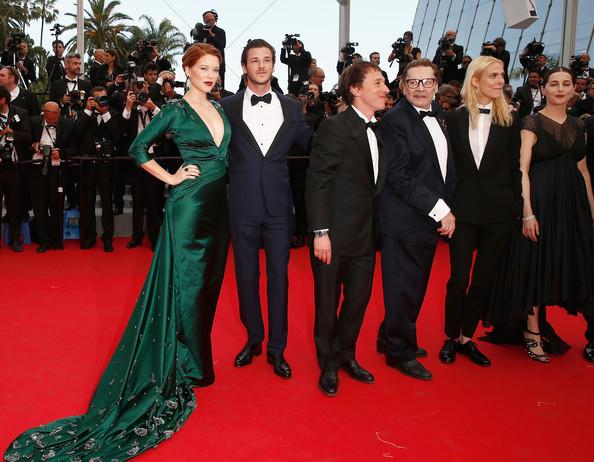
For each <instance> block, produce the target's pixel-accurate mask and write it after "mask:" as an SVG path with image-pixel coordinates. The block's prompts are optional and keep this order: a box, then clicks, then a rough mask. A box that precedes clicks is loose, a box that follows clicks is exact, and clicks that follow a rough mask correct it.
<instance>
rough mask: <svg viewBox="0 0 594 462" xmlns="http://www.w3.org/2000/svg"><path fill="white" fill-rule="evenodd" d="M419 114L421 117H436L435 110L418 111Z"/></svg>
mask: <svg viewBox="0 0 594 462" xmlns="http://www.w3.org/2000/svg"><path fill="white" fill-rule="evenodd" d="M419 114H421V119H423V118H425V117H437V111H419Z"/></svg>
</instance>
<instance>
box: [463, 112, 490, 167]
mask: <svg viewBox="0 0 594 462" xmlns="http://www.w3.org/2000/svg"><path fill="white" fill-rule="evenodd" d="M478 107H479V108H480V109H489V114H482V113H480V112H479V115H478V121H477V126H476V127H475V126H473V125H472V120H470V123H469V124H468V140H469V141H470V149H471V150H472V156H473V157H474V162H475V164H476V168H480V166H481V160H482V159H483V154H484V153H485V146H486V145H487V140H488V139H489V131H490V130H491V120H492V119H493V114H492V112H491V111H492V110H493V103H492V102H491V103H489V104H487V105H486V106H482V105H480V104H479V105H478Z"/></svg>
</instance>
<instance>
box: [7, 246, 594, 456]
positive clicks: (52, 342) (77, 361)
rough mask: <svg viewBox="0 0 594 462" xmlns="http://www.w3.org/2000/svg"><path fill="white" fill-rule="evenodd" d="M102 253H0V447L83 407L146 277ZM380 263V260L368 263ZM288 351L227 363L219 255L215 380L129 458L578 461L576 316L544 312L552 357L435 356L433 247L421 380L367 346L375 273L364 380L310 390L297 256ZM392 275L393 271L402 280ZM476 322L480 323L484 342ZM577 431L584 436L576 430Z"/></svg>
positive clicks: (438, 290)
mask: <svg viewBox="0 0 594 462" xmlns="http://www.w3.org/2000/svg"><path fill="white" fill-rule="evenodd" d="M126 243H127V239H123V238H121V239H116V241H115V252H114V253H112V254H106V253H104V252H103V251H102V249H101V246H97V247H95V248H94V249H92V250H88V251H81V250H79V249H78V248H77V244H78V242H74V241H67V243H66V250H65V251H63V252H57V251H50V252H47V253H46V254H43V255H38V254H36V253H35V248H36V246H25V250H24V252H23V253H22V254H15V253H13V252H12V251H11V250H10V249H9V248H8V247H6V246H3V247H2V250H1V251H0V262H1V265H2V273H1V274H2V279H1V282H0V284H1V289H0V301H1V302H0V303H1V308H0V326H1V333H2V335H1V336H0V351H1V353H0V354H1V356H0V371H1V373H2V379H3V380H2V381H1V383H0V415H1V417H0V448H1V449H2V451H3V450H4V448H6V446H7V445H8V444H9V443H10V441H12V439H13V438H14V437H16V436H17V435H18V434H19V433H21V432H22V431H24V430H26V429H28V428H30V427H33V426H36V425H40V424H43V423H46V422H49V421H51V420H55V419H58V418H61V417H65V416H69V415H73V414H80V413H83V412H85V410H86V406H87V404H88V401H89V399H90V397H91V393H92V392H93V390H94V388H95V384H96V382H97V380H98V378H99V376H100V374H101V372H102V370H103V368H104V367H105V365H106V363H107V361H108V360H109V357H110V356H111V351H112V350H113V348H115V345H116V343H117V341H118V339H119V336H120V335H121V333H122V331H123V329H124V327H125V324H126V322H127V320H128V317H129V314H130V312H131V311H132V308H133V306H134V301H135V298H136V296H137V294H138V293H139V291H140V288H141V285H142V282H143V280H144V277H145V274H146V272H147V270H148V266H149V263H150V259H151V256H152V253H151V252H150V250H149V248H148V247H143V248H137V249H133V250H127V249H125V244H126ZM378 268H379V265H378ZM289 269H290V274H289V278H290V296H289V345H288V348H287V351H286V357H287V360H288V361H289V363H290V364H291V366H292V368H293V378H292V379H291V380H283V379H280V378H279V377H277V376H275V375H274V374H273V372H272V368H271V367H270V366H269V365H268V364H266V360H265V359H264V356H260V357H258V358H255V359H254V363H253V364H252V365H251V366H248V367H245V368H242V369H237V368H235V367H234V366H233V359H234V357H235V355H236V354H237V352H238V351H239V350H240V349H241V347H242V346H243V344H244V342H245V339H246V336H245V332H244V330H243V326H242V325H241V323H240V321H239V314H238V309H237V295H236V290H235V280H234V274H233V262H232V255H230V258H229V262H228V265H227V274H226V278H225V282H224V285H223V292H222V294H221V299H220V302H219V307H218V311H217V317H216V321H215V326H214V331H213V336H212V337H213V345H214V357H215V361H216V364H215V371H216V373H217V380H216V383H215V384H214V385H213V386H211V387H209V388H205V389H198V390H196V395H197V400H198V407H197V409H196V410H195V411H194V413H193V414H192V416H191V417H190V419H189V420H188V422H187V423H186V424H185V425H184V427H183V428H182V429H181V430H180V431H179V432H178V433H177V434H176V435H174V437H173V438H172V439H171V440H168V441H166V442H164V443H162V444H161V445H160V447H159V448H158V449H157V450H151V451H148V452H146V453H145V454H143V455H141V456H139V457H138V458H136V459H134V460H138V461H139V462H149V461H160V462H161V461H198V460H206V461H225V460H238V461H303V460H311V461H368V460H390V459H393V460H399V461H417V460H420V461H434V460H440V461H441V460H444V461H451V460H464V461H468V460H471V461H474V460H478V461H507V460H511V461H515V460H534V461H558V460H570V461H590V460H592V440H591V438H592V423H593V421H594V413H593V411H594V404H593V402H592V391H593V390H594V364H591V363H588V362H586V361H585V360H584V359H583V358H582V356H581V353H582V350H583V347H584V345H585V339H584V335H583V332H584V329H585V322H584V320H583V318H582V317H579V318H575V317H570V316H566V315H564V314H563V313H564V312H562V311H561V310H559V309H551V310H550V315H549V319H550V321H551V323H552V324H553V325H554V326H555V327H556V329H557V331H558V332H559V334H560V335H561V337H563V338H564V339H565V340H566V341H567V342H568V343H570V344H572V345H574V348H573V349H572V350H570V351H569V352H568V353H567V354H565V355H564V356H553V357H552V358H551V364H549V365H541V364H537V363H536V362H535V361H531V360H530V359H528V357H527V356H526V355H525V353H524V352H523V350H522V349H521V348H520V347H511V346H496V345H491V344H486V343H484V342H479V347H480V348H481V350H482V351H483V352H484V353H485V354H486V355H487V356H488V357H489V358H490V359H491V361H492V363H493V366H492V367H490V368H485V369H483V368H480V367H479V366H476V365H474V364H472V363H471V362H470V361H469V360H468V359H467V358H465V357H459V358H458V360H457V362H456V363H455V364H453V365H444V364H441V363H440V362H439V359H438V357H437V354H438V352H439V349H440V348H441V345H442V341H443V333H442V332H443V299H444V294H445V282H446V280H447V277H448V271H449V266H448V261H447V246H445V245H443V244H441V245H440V247H439V249H438V254H437V257H436V261H435V265H434V270H433V274H432V278H431V282H430V286H429V291H428V294H427V298H426V300H425V305H424V307H423V310H422V311H421V317H420V319H419V324H418V327H419V329H418V330H419V340H420V344H421V346H423V347H425V348H426V349H427V350H428V351H429V357H428V358H427V359H425V360H422V362H423V364H424V365H425V366H427V368H428V369H429V370H430V371H431V372H432V373H433V375H434V379H433V381H431V382H421V381H418V380H414V379H411V378H408V377H405V376H403V375H402V374H400V373H399V372H397V371H395V370H393V369H390V368H388V367H387V366H386V365H385V363H384V360H383V357H382V356H381V355H379V354H377V353H376V352H375V335H376V331H377V327H378V325H379V322H380V321H381V318H382V310H383V305H382V293H381V278H380V275H379V271H377V272H376V283H375V287H374V293H373V298H372V301H371V304H370V306H369V308H368V311H367V315H366V318H365V323H364V325H363V329H362V332H361V336H360V338H359V343H358V346H359V348H358V355H357V356H358V359H359V361H360V363H361V364H362V365H363V366H364V367H366V368H368V369H369V370H370V371H371V372H372V373H373V374H374V375H375V379H376V383H375V384H373V385H367V384H362V383H359V382H355V381H353V380H352V379H350V378H349V377H348V376H347V375H346V374H344V373H341V374H340V375H339V380H340V386H339V391H338V396H336V397H335V398H329V397H326V396H324V395H323V394H322V393H321V392H320V391H319V390H318V388H317V380H318V377H319V370H318V367H317V363H316V360H315V351H314V344H313V334H312V333H313V309H314V308H313V280H312V276H311V271H310V267H309V255H308V251H307V249H305V248H302V249H299V250H294V251H293V252H292V255H291V264H290V268H289ZM405 270H406V269H405V268H403V271H405ZM482 332H483V329H479V333H481V334H482ZM588 435H589V436H588Z"/></svg>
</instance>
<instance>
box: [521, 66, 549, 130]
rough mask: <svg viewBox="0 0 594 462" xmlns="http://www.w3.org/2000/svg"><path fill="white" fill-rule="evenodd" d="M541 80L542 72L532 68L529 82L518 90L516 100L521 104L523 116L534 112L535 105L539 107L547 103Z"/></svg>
mask: <svg viewBox="0 0 594 462" xmlns="http://www.w3.org/2000/svg"><path fill="white" fill-rule="evenodd" d="M540 82H541V79H540V73H539V72H538V71H537V70H532V71H530V72H529V73H528V83H527V84H526V85H523V86H521V87H519V88H518V89H517V90H516V94H515V95H514V102H515V103H517V104H519V105H520V107H519V113H520V117H522V118H523V117H526V116H527V115H530V114H532V113H533V111H534V108H535V107H539V106H541V105H543V104H544V103H545V98H544V95H543V94H542V90H541V88H540Z"/></svg>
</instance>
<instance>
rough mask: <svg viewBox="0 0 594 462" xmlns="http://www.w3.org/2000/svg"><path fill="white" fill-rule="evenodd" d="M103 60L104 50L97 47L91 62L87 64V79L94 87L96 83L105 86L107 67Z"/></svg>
mask: <svg viewBox="0 0 594 462" xmlns="http://www.w3.org/2000/svg"><path fill="white" fill-rule="evenodd" d="M104 62H105V51H104V50H103V49H101V48H97V49H96V50H95V53H93V62H92V63H91V65H90V66H89V80H90V81H91V85H92V86H94V87H96V86H97V85H101V86H105V83H106V82H107V69H106V68H105V66H104V65H103V64H104Z"/></svg>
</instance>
